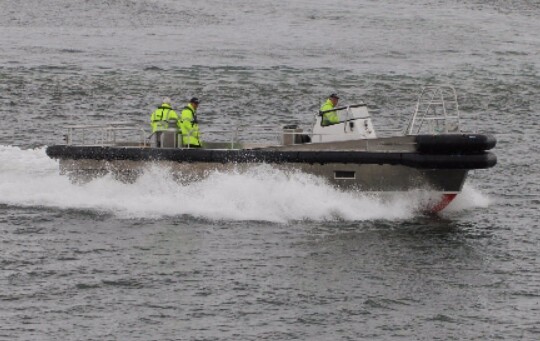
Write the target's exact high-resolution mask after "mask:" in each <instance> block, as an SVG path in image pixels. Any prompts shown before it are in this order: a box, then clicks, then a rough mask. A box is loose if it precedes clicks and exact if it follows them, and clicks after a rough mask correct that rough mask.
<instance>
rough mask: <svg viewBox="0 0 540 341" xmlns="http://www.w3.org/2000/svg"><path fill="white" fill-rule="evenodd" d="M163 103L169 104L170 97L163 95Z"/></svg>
mask: <svg viewBox="0 0 540 341" xmlns="http://www.w3.org/2000/svg"><path fill="white" fill-rule="evenodd" d="M163 103H165V104H171V99H170V98H169V97H163Z"/></svg>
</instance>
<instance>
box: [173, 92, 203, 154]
mask: <svg viewBox="0 0 540 341" xmlns="http://www.w3.org/2000/svg"><path fill="white" fill-rule="evenodd" d="M198 107H199V99H198V98H197V97H193V98H192V99H191V100H190V101H189V103H188V105H187V106H185V107H184V109H182V113H181V114H180V120H179V121H178V127H179V128H180V131H181V132H182V144H183V145H184V147H189V148H200V147H201V145H202V143H201V139H200V137H199V123H198V122H197V108H198Z"/></svg>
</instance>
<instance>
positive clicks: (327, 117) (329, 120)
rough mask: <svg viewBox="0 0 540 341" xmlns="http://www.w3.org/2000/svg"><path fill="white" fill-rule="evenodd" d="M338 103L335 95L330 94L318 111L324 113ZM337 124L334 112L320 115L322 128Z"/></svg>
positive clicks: (336, 116) (337, 119)
mask: <svg viewBox="0 0 540 341" xmlns="http://www.w3.org/2000/svg"><path fill="white" fill-rule="evenodd" d="M338 101H339V97H338V95H336V94H331V95H330V96H329V97H328V99H327V100H326V102H324V104H323V105H322V106H321V109H320V111H321V112H324V111H327V110H331V109H334V108H335V107H336V105H337V103H338ZM336 123H339V116H338V114H337V112H336V111H335V110H332V111H328V112H325V113H323V114H322V122H321V125H323V126H329V125H332V124H336Z"/></svg>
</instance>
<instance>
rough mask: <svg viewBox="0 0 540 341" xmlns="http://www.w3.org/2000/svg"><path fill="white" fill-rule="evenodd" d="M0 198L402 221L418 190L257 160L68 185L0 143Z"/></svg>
mask: <svg viewBox="0 0 540 341" xmlns="http://www.w3.org/2000/svg"><path fill="white" fill-rule="evenodd" d="M0 177H1V179H2V180H1V181H0V204H3V205H11V206H21V207H45V208H52V209H76V210H90V211H94V212H97V213H104V214H112V215H114V216H116V217H118V218H121V219H139V218H150V219H160V218H165V217H175V216H183V215H187V216H191V217H196V218H202V219H209V220H231V221H245V220H252V221H269V222H277V223H286V222H291V221H300V220H312V221H340V220H343V221H365V220H379V219H382V220H401V219H410V218H412V217H415V216H417V215H419V214H422V213H421V209H420V207H422V205H423V203H424V200H425V198H424V197H423V196H422V195H421V194H420V193H410V192H409V193H406V194H405V193H399V194H393V195H390V196H384V197H381V196H379V195H377V194H370V193H364V192H358V191H341V190H339V189H336V188H335V187H333V186H331V185H330V184H327V183H326V182H324V180H321V178H319V177H316V176H311V175H307V174H304V173H299V172H296V173H295V172H292V173H291V172H283V171H279V170H276V169H274V168H272V167H271V166H269V165H260V166H256V167H254V168H252V169H250V170H249V171H247V172H243V173H235V172H227V173H225V172H213V173H211V174H210V175H209V176H208V177H207V178H205V179H203V180H201V181H197V182H192V183H187V184H179V183H177V182H175V181H174V180H173V179H172V178H171V177H170V176H169V174H168V170H167V169H165V168H162V167H157V166H154V167H151V168H150V169H149V170H148V171H147V172H145V173H144V174H143V175H142V176H141V177H139V178H138V179H137V181H136V182H135V183H133V184H125V183H122V182H119V181H116V180H114V179H113V178H112V177H110V176H105V177H103V178H99V179H96V180H93V181H91V182H88V183H85V184H80V185H77V184H72V183H71V182H70V180H69V179H68V178H67V177H65V176H61V175H58V162H57V161H55V160H51V159H50V158H49V157H48V156H47V155H46V154H45V148H38V149H30V150H24V149H20V148H18V147H13V146H0ZM488 204H489V199H488V198H487V197H486V196H485V195H483V194H481V193H480V192H479V191H478V190H476V189H474V188H473V187H472V186H470V185H466V186H465V188H464V190H463V192H462V193H461V194H460V195H458V197H457V198H456V199H455V200H454V202H452V204H451V205H450V206H449V207H448V208H447V211H449V212H456V211H462V210H467V209H471V208H475V207H485V206H487V205H488Z"/></svg>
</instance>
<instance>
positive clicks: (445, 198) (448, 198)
mask: <svg viewBox="0 0 540 341" xmlns="http://www.w3.org/2000/svg"><path fill="white" fill-rule="evenodd" d="M456 195H457V193H452V194H443V195H442V197H441V200H440V201H439V202H438V203H436V204H435V205H433V206H431V207H430V208H429V212H431V213H437V212H440V211H442V210H443V209H445V208H446V206H448V205H449V204H450V203H451V202H452V200H454V199H455V198H456Z"/></svg>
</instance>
